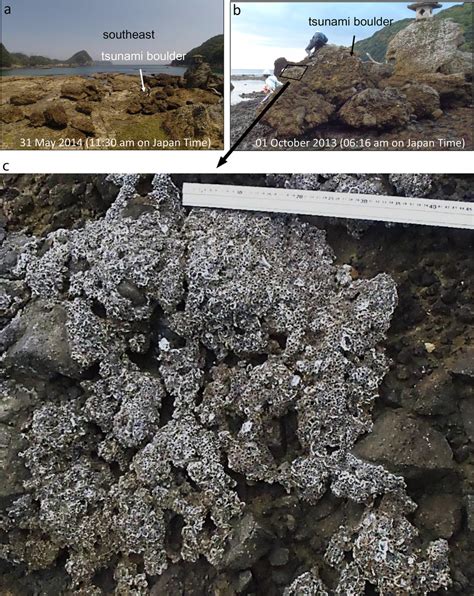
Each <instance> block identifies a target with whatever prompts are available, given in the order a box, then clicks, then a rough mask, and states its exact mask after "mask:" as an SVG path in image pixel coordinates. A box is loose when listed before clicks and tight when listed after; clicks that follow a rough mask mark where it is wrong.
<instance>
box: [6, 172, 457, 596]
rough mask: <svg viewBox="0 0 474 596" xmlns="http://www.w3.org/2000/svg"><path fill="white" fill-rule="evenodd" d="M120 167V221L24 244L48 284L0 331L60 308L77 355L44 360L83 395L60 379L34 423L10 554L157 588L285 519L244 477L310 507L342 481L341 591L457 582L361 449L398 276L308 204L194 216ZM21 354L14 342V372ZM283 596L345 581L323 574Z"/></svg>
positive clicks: (24, 260) (22, 262) (20, 263)
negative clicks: (354, 256) (266, 517)
mask: <svg viewBox="0 0 474 596" xmlns="http://www.w3.org/2000/svg"><path fill="white" fill-rule="evenodd" d="M113 180H114V181H115V182H116V183H117V184H119V185H121V191H120V193H119V196H118V197H117V200H116V201H115V203H114V204H113V205H112V207H111V208H110V209H109V211H108V212H107V214H106V215H105V217H104V218H103V219H100V220H98V221H95V222H91V223H88V224H86V225H85V227H84V228H83V229H80V230H71V231H65V230H59V231H57V232H54V233H52V234H50V235H49V236H48V238H47V239H46V240H45V241H44V242H42V241H39V240H36V239H34V238H33V239H32V240H31V242H29V244H28V245H27V246H26V247H25V249H24V250H23V252H22V253H21V255H20V256H19V258H18V260H17V264H16V268H15V276H16V279H17V280H18V281H20V282H21V283H24V284H25V285H26V287H27V288H28V291H30V292H31V294H32V298H31V300H30V303H29V304H28V305H27V307H26V308H24V310H23V311H19V312H18V313H17V314H16V316H15V317H14V318H13V320H12V321H11V322H10V323H9V324H8V325H7V326H6V327H5V329H4V330H3V333H4V334H5V336H6V337H7V338H12V339H11V342H13V345H15V341H18V340H17V339H16V338H17V336H18V337H23V335H24V333H26V331H23V330H24V328H25V327H24V323H25V318H26V319H27V320H28V317H29V316H30V313H31V310H32V309H37V310H38V320H40V321H42V320H44V318H42V317H44V316H46V315H45V313H48V312H56V311H58V312H61V317H58V318H57V319H55V320H54V321H52V322H51V321H50V323H49V324H50V325H51V326H52V327H53V328H54V329H52V331H54V333H53V334H52V336H51V337H52V339H54V338H55V337H59V338H61V341H64V342H65V345H67V350H65V351H61V354H59V352H58V351H57V350H50V353H49V355H48V360H47V368H48V370H51V371H54V372H56V373H59V374H60V375H61V376H60V377H59V379H60V380H62V381H64V379H66V380H67V382H69V383H72V384H73V385H74V387H75V388H76V392H75V393H74V394H72V395H67V396H66V395H65V396H63V397H61V396H60V394H56V393H57V392H56V393H53V394H52V395H51V396H49V395H48V394H44V395H43V398H42V400H41V401H40V402H39V403H36V404H35V407H34V409H33V412H32V416H31V421H30V422H29V425H27V426H26V427H25V428H24V439H25V441H26V445H25V448H24V450H23V461H24V463H25V465H26V466H27V468H28V470H29V473H30V477H29V478H28V479H27V480H26V481H25V482H24V485H23V494H20V495H19V496H18V498H16V500H14V501H13V502H12V503H11V505H10V506H9V508H8V510H7V514H6V516H5V517H4V519H3V520H2V526H3V528H4V529H5V530H6V531H7V532H8V535H9V540H8V541H7V542H5V543H4V544H2V546H1V551H2V554H3V556H4V557H6V558H7V559H8V560H9V561H10V562H15V563H18V562H24V563H25V564H26V565H27V566H28V568H29V569H30V570H33V569H48V568H49V567H50V566H51V565H53V564H55V562H56V560H57V558H58V557H59V556H60V554H63V555H65V556H66V559H67V561H66V563H65V569H66V571H67V573H68V574H69V576H70V578H71V586H70V588H71V589H72V590H73V591H75V593H88V594H100V593H101V589H100V588H99V585H98V584H97V582H96V580H95V578H96V576H97V574H98V572H99V571H100V570H102V569H104V568H108V569H109V570H111V574H112V575H113V577H114V590H115V593H116V594H124V593H127V594H128V593H130V594H146V593H148V592H149V590H150V586H151V585H152V582H153V581H156V577H157V576H159V575H161V574H163V573H164V571H165V570H166V568H167V567H168V566H169V565H170V564H173V563H178V562H180V561H189V562H195V561H197V560H198V559H201V560H203V559H206V560H207V562H208V564H210V565H212V566H214V567H215V568H216V569H222V568H229V569H237V570H240V569H245V568H247V566H251V565H253V564H254V562H255V561H256V560H257V559H258V558H259V557H261V556H262V555H263V554H264V553H265V552H267V551H268V549H269V547H270V545H271V540H272V535H271V534H269V533H268V531H267V529H266V528H265V524H264V523H263V522H262V520H260V519H257V517H258V516H257V515H256V514H255V512H251V511H248V508H247V505H246V503H245V500H244V499H243V498H242V495H241V492H239V486H238V482H237V480H236V478H238V479H239V482H240V483H242V482H244V483H245V484H246V485H248V486H251V485H252V484H254V483H267V485H277V486H278V487H279V490H282V489H284V490H286V491H287V492H288V493H289V494H290V495H292V496H294V498H295V499H299V500H301V501H302V502H306V503H308V504H311V505H312V504H315V503H317V502H318V500H319V499H320V498H321V497H322V496H323V495H324V494H325V493H326V492H328V491H331V492H332V493H333V494H334V495H335V496H336V497H338V498H341V499H349V500H351V501H355V502H356V503H359V504H360V505H359V506H360V508H361V510H362V511H364V513H363V515H362V517H361V519H360V522H359V525H358V526H357V527H356V528H355V529H354V531H353V532H352V533H351V532H349V531H347V539H346V533H344V532H343V531H342V530H341V532H340V533H338V534H337V535H336V536H335V537H334V539H333V540H332V542H331V545H330V548H329V550H328V555H327V561H328V564H330V565H334V566H335V567H336V570H337V573H338V574H339V576H340V579H339V583H340V586H343V587H344V586H347V589H346V588H342V587H341V590H340V591H339V593H351V592H350V590H353V593H361V589H362V587H363V586H364V585H365V583H366V582H370V583H371V584H372V585H375V586H377V587H378V589H379V591H380V593H382V594H389V593H396V591H397V589H398V586H399V585H402V586H403V587H404V588H407V590H408V591H413V593H420V594H422V593H427V592H428V591H429V590H430V589H437V587H438V586H443V585H446V584H447V583H448V572H447V552H446V546H445V544H444V543H442V542H435V543H432V544H430V545H428V547H427V548H426V549H425V550H424V551H422V550H417V549H416V548H415V546H414V545H413V544H412V542H413V540H414V539H415V533H414V530H413V527H412V526H411V525H410V524H409V522H408V520H407V519H406V517H405V516H406V514H407V512H408V511H409V510H410V511H411V509H410V508H409V507H408V505H407V497H406V493H405V483H404V480H403V478H402V477H401V476H396V475H394V474H392V473H390V472H389V471H387V470H386V469H385V468H384V467H383V466H381V465H377V464H374V463H370V462H368V461H364V460H363V459H361V458H360V457H358V456H356V455H355V454H354V453H353V450H354V448H355V445H356V442H357V441H358V439H359V438H361V437H362V436H363V435H365V434H367V433H370V431H371V429H372V416H371V411H372V407H373V403H374V400H375V399H376V397H377V392H378V386H379V384H380V382H381V380H382V378H383V377H384V375H385V373H386V370H387V363H386V358H385V356H384V352H383V349H382V347H381V344H382V342H383V340H384V337H385V334H386V331H387V329H388V327H389V324H390V319H391V316H392V313H393V310H394V308H395V306H396V303H397V294H396V289H395V284H394V282H393V280H392V279H391V278H390V277H389V276H387V275H385V274H380V275H378V276H377V277H375V278H374V279H365V280H362V279H359V280H355V281H354V280H353V279H352V277H351V276H350V274H349V272H348V270H347V268H344V267H341V266H336V265H335V264H334V255H333V253H332V251H331V249H330V247H329V246H328V244H327V243H326V240H325V234H324V232H322V231H321V230H319V229H317V228H316V227H315V226H313V225H311V224H309V223H304V222H302V221H301V220H299V219H298V218H295V217H286V216H274V217H272V216H268V215H260V214H248V213H241V212H221V211H217V210H199V209H195V210H193V211H191V212H190V213H189V214H188V215H187V214H186V213H185V211H184V209H183V208H182V207H181V204H180V196H179V193H178V191H177V189H176V188H175V187H174V185H173V184H172V182H171V180H170V179H169V178H168V177H166V176H156V177H155V179H154V181H153V190H152V191H151V192H150V193H149V195H148V196H147V197H143V196H140V195H139V194H138V193H137V192H136V186H137V184H138V183H139V177H138V176H124V177H118V176H115V177H113ZM350 183H352V181H350ZM18 330H20V331H21V332H22V333H23V335H21V333H19V332H18ZM41 331H42V333H43V329H42V328H41ZM52 339H51V340H49V341H52ZM64 354H67V357H68V359H69V360H71V361H72V362H73V364H74V371H70V370H69V369H67V368H66V367H65V366H64V362H62V360H61V359H62V358H64ZM22 357H23V356H22V353H20V352H18V351H17V352H15V351H14V350H13V351H11V349H9V351H8V353H7V359H6V361H5V363H4V364H5V365H7V366H8V373H9V374H10V375H11V376H12V379H13V381H15V380H16V379H15V375H16V374H17V369H16V368H15V364H16V361H17V360H19V361H20V363H21V358H22ZM32 371H33V376H30V377H29V379H30V381H29V382H30V383H31V384H32V388H34V387H35V384H38V386H41V379H40V375H41V373H42V371H40V370H37V367H36V368H33V369H32ZM64 382H65V381H64ZM290 428H292V429H293V431H294V432H289V429H290ZM379 501H381V502H382V503H385V502H386V503H389V504H390V503H395V504H399V503H401V504H402V505H400V506H398V505H397V506H395V505H393V506H389V505H387V506H386V507H385V505H384V506H382V504H380V503H379ZM20 530H21V531H20ZM354 536H357V537H356V538H355V537H354ZM341 541H342V542H343V543H344V548H345V549H346V550H348V551H349V550H351V551H352V553H353V554H352V557H353V561H352V562H351V563H350V564H349V565H348V564H347V563H346V562H345V558H344V556H342V557H341V556H340V554H339V553H341V552H343V551H344V548H342V547H341ZM351 541H352V542H351ZM384 545H385V546H384ZM385 547H386V548H387V549H388V550H387V552H389V553H390V558H387V559H386V560H385V562H384V561H383V560H382V562H381V559H380V556H379V551H380V549H383V548H385ZM384 552H385V551H384ZM40 553H42V555H41V554H40ZM407 553H410V554H407ZM386 570H387V573H385V571H386ZM384 573H385V576H384V575H383V574H384ZM400 577H402V580H400ZM153 578H155V579H154V580H153ZM422 578H425V579H422ZM400 582H401V583H400ZM433 586H435V587H434V588H433ZM344 590H346V591H344ZM424 590H425V591H424ZM287 593H288V594H326V593H328V591H327V590H326V588H325V587H324V585H323V583H322V582H321V580H320V579H319V577H318V574H317V570H312V571H311V572H307V573H305V574H303V575H302V576H300V577H299V578H296V579H295V581H294V582H293V583H292V584H291V585H290V586H289V587H288V590H287Z"/></svg>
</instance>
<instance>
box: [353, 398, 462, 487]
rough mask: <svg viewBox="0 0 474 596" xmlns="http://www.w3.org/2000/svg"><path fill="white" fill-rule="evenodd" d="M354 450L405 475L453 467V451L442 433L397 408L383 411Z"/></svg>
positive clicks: (419, 474) (361, 455)
mask: <svg viewBox="0 0 474 596" xmlns="http://www.w3.org/2000/svg"><path fill="white" fill-rule="evenodd" d="M354 451H355V453H356V454H357V455H358V456H359V457H362V458H363V459H366V460H368V461H372V462H376V463H381V464H383V465H385V466H386V467H387V468H388V469H389V470H391V471H393V472H396V473H400V474H403V475H404V476H405V477H407V478H414V477H420V476H424V475H426V474H430V473H440V472H441V473H445V472H448V471H450V470H452V469H453V454H452V451H451V448H450V446H449V444H448V442H447V441H446V439H445V438H444V436H443V435H442V434H441V433H439V432H438V431H436V430H434V429H433V428H432V427H431V426H430V425H429V424H427V423H426V422H424V421H423V420H420V419H418V418H414V417H412V416H410V415H409V414H407V413H406V412H405V411H404V410H401V409H400V410H388V411H386V412H384V413H383V414H382V415H381V416H380V417H379V418H378V419H377V420H376V421H375V424H374V428H373V431H372V432H371V433H370V434H369V435H367V436H366V437H365V438H363V439H362V440H361V441H360V442H359V443H358V444H357V445H356V447H355V450H354Z"/></svg>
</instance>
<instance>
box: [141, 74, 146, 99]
mask: <svg viewBox="0 0 474 596" xmlns="http://www.w3.org/2000/svg"><path fill="white" fill-rule="evenodd" d="M140 79H141V80H142V91H143V93H145V91H146V87H145V81H144V80H143V72H142V69H141V68H140Z"/></svg>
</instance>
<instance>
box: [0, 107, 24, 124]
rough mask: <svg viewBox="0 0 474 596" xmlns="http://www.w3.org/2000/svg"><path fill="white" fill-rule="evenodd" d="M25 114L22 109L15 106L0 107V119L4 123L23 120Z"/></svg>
mask: <svg viewBox="0 0 474 596" xmlns="http://www.w3.org/2000/svg"><path fill="white" fill-rule="evenodd" d="M24 117H25V114H24V113H23V111H22V110H21V109H20V108H18V107H16V106H9V105H3V106H1V108H0V120H1V121H2V122H5V124H11V123H12V122H19V121H20V120H23V118H24Z"/></svg>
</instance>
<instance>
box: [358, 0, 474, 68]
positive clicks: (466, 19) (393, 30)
mask: <svg viewBox="0 0 474 596" xmlns="http://www.w3.org/2000/svg"><path fill="white" fill-rule="evenodd" d="M433 18H435V19H452V20H453V21H456V23H459V24H460V25H461V26H462V27H463V30H464V38H465V43H464V45H463V46H462V48H461V49H462V50H464V51H466V52H469V51H471V52H472V51H473V49H474V30H473V5H472V3H470V2H464V4H462V5H459V6H453V7H451V8H447V9H446V10H442V11H440V12H439V13H438V14H436V15H435V16H434V17H433ZM413 21H414V19H403V20H401V21H396V22H395V23H393V25H391V26H390V27H385V28H384V29H381V30H380V31H377V33H374V35H372V37H369V38H368V39H363V40H361V41H358V42H356V44H355V46H354V50H355V52H356V53H357V54H358V55H359V56H360V57H361V58H362V59H363V60H367V59H368V58H367V55H366V53H367V52H368V53H369V54H370V55H371V56H372V58H373V59H374V60H377V61H378V62H383V61H384V60H385V54H386V52H387V46H388V44H389V43H390V41H391V39H392V38H393V37H394V36H395V35H396V34H397V33H398V32H399V31H401V30H402V29H404V28H405V27H407V26H408V25H409V24H410V23H413Z"/></svg>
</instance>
